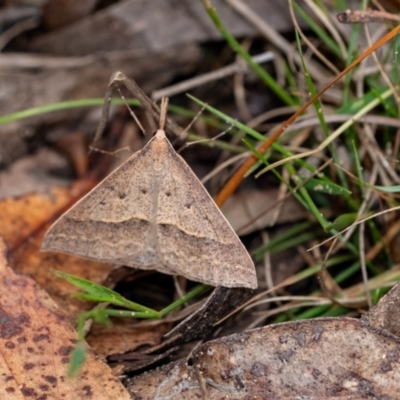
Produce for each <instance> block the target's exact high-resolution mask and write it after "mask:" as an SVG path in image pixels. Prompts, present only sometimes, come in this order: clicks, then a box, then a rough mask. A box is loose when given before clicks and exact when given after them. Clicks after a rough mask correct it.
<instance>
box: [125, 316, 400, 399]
mask: <svg viewBox="0 0 400 400" xmlns="http://www.w3.org/2000/svg"><path fill="white" fill-rule="evenodd" d="M196 369H197V370H198V372H199V374H200V376H201V379H200V380H202V381H204V383H205V385H206V391H207V392H208V393H207V394H208V399H209V400H214V399H221V398H229V399H243V400H244V399H250V398H251V399H271V400H278V399H310V400H311V399H312V400H314V399H315V400H316V399H318V400H323V399H339V398H340V399H345V398H346V399H352V400H354V399H364V398H373V399H385V400H395V399H398V398H399V397H400V388H399V381H400V339H399V338H397V337H395V336H393V335H390V334H384V333H382V332H376V331H374V330H372V329H371V328H369V327H368V326H367V325H366V324H365V323H364V322H363V321H361V320H357V319H352V318H321V319H315V320H307V321H297V322H289V323H283V324H277V325H270V326H267V327H263V328H259V329H254V330H251V331H248V332H244V333H242V334H235V335H231V336H227V337H223V338H220V339H218V340H214V341H211V342H208V343H205V344H203V345H202V346H200V347H199V348H198V349H197V350H195V351H194V353H193V366H189V365H188V364H187V363H186V361H185V360H181V361H179V362H177V363H173V364H170V365H168V366H166V367H164V368H161V369H157V370H155V371H152V372H151V373H147V374H143V375H140V376H138V377H135V378H132V379H131V380H129V382H128V390H129V392H130V393H131V395H132V397H134V398H139V397H140V399H142V400H146V399H153V400H156V399H165V398H168V399H170V400H173V399H180V400H185V399H186V400H192V399H193V400H194V399H196V400H197V399H201V398H202V394H201V391H200V383H199V378H198V377H197V375H196ZM135 396H136V397H135Z"/></svg>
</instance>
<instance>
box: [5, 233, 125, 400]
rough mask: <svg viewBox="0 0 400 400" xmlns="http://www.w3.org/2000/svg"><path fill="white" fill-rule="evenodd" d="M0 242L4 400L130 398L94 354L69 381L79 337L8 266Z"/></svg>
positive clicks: (35, 287)
mask: <svg viewBox="0 0 400 400" xmlns="http://www.w3.org/2000/svg"><path fill="white" fill-rule="evenodd" d="M5 252H6V247H5V244H4V242H3V241H2V240H1V241H0V254H1V256H0V349H1V355H0V376H1V380H2V383H1V385H0V398H1V399H25V398H32V399H38V400H39V399H42V400H44V399H48V400H50V399H60V400H62V399H76V400H78V399H88V398H93V399H96V400H97V399H104V400H106V399H112V400H115V399H118V400H122V399H130V397H129V394H128V393H127V392H126V390H125V388H124V387H123V386H122V384H121V383H120V382H119V380H118V379H117V378H115V377H114V376H113V375H112V373H111V370H110V368H109V367H108V366H107V365H106V364H105V363H104V362H102V361H101V360H100V359H99V357H97V356H96V355H95V354H94V353H93V352H92V351H89V352H88V354H87V358H86V363H85V365H84V366H83V367H82V371H81V373H80V374H79V375H78V376H77V377H75V378H68V377H67V371H68V364H69V361H70V353H71V351H72V349H73V346H74V344H75V343H76V341H77V337H78V336H77V334H76V332H75V330H74V329H73V328H72V326H71V325H70V324H69V323H68V321H67V319H66V318H65V315H64V314H63V313H62V312H61V311H60V310H59V309H58V308H57V306H56V304H55V303H54V302H53V301H52V300H51V299H50V297H49V296H48V295H47V294H46V293H45V292H44V291H43V290H41V289H40V287H39V286H38V285H37V284H36V283H35V282H34V281H33V279H31V278H27V277H25V276H22V275H17V274H15V273H14V272H13V270H12V269H11V268H9V267H8V266H7V265H6V259H5V257H4V255H5Z"/></svg>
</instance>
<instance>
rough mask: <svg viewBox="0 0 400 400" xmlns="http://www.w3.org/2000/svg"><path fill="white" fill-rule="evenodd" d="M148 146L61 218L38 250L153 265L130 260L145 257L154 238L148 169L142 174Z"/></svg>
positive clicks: (152, 261)
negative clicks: (152, 233) (152, 237)
mask: <svg viewBox="0 0 400 400" xmlns="http://www.w3.org/2000/svg"><path fill="white" fill-rule="evenodd" d="M149 144H150V142H149ZM149 144H148V145H147V146H146V147H145V148H143V149H142V150H141V151H139V152H137V153H135V154H134V155H133V156H132V157H130V158H129V159H128V160H127V161H126V162H125V163H123V164H122V165H121V166H120V167H119V168H117V169H116V170H115V171H113V172H112V173H111V174H110V175H109V176H108V177H107V178H105V179H104V180H103V181H102V182H100V183H99V184H98V185H97V186H96V187H95V188H94V189H93V190H92V191H90V192H89V193H88V194H87V195H86V196H84V197H83V198H82V199H81V200H80V201H78V202H77V203H76V204H75V205H74V206H73V207H72V208H71V209H70V210H68V211H67V212H66V213H65V214H64V215H63V216H61V218H60V219H59V220H58V221H56V222H55V223H54V224H53V226H52V227H51V228H50V230H49V231H48V232H47V234H46V236H45V238H44V240H43V243H42V250H54V251H60V252H63V253H69V254H76V255H79V256H82V257H85V258H89V259H93V260H96V261H102V262H110V263H116V264H121V265H122V264H124V265H129V266H131V267H138V268H140V267H142V268H145V267H146V266H150V265H153V264H154V263H155V262H157V260H156V258H155V257H153V258H152V259H147V260H145V259H143V260H140V261H139V262H137V263H134V262H132V259H135V258H140V255H141V254H148V253H146V248H147V247H148V246H149V243H150V242H151V236H152V235H151V232H152V219H151V218H152V214H153V202H152V198H154V196H156V194H154V193H153V192H152V190H153V189H154V188H153V187H152V182H153V178H154V177H153V176H152V170H149V171H146V169H147V166H148V164H149V163H151V162H152V161H153V158H152V156H151V148H150V147H149ZM154 256H156V255H154ZM140 264H141V265H140Z"/></svg>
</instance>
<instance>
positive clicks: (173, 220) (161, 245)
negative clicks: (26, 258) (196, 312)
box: [42, 101, 257, 289]
mask: <svg viewBox="0 0 400 400" xmlns="http://www.w3.org/2000/svg"><path fill="white" fill-rule="evenodd" d="M166 107H167V101H163V103H162V107H161V109H162V112H161V117H160V129H159V130H158V131H157V132H156V133H155V135H154V137H153V138H152V139H151V140H150V141H149V142H148V144H147V145H146V146H145V147H144V148H143V149H142V150H140V151H138V152H136V153H135V154H133V155H132V156H131V157H130V158H129V159H128V160H127V161H125V162H124V163H123V164H122V165H121V166H120V167H119V168H117V169H116V170H115V171H113V172H112V173H111V174H110V175H109V176H108V177H106V178H105V179H104V180H103V181H102V182H100V183H99V184H98V185H97V186H96V187H95V188H94V189H93V190H92V191H91V192H89V193H88V194H87V195H86V196H85V197H83V198H82V199H81V200H80V201H78V202H77V203H76V204H75V205H74V206H73V207H72V208H71V209H70V210H68V211H67V212H66V213H65V214H64V215H62V216H61V217H60V218H59V220H58V221H56V222H55V223H54V224H53V225H52V227H51V228H50V229H49V231H48V232H47V234H46V236H45V238H44V240H43V243H42V250H46V251H52V250H54V251H60V252H63V253H69V254H75V255H79V256H81V257H84V258H88V259H92V260H96V261H101V262H108V263H114V264H118V265H127V266H130V267H134V268H139V269H144V270H151V269H155V270H157V271H159V272H163V273H166V274H171V275H182V276H184V277H186V278H188V279H190V280H193V281H197V282H202V283H206V284H209V285H212V286H226V287H245V288H252V289H254V288H256V287H257V278H256V272H255V268H254V264H253V261H252V260H251V258H250V256H249V254H248V252H247V251H246V249H245V247H244V246H243V245H242V243H241V242H240V240H239V238H238V237H237V235H236V233H235V232H234V231H233V230H232V228H231V226H230V225H229V223H228V222H227V220H226V219H225V218H224V216H223V215H222V213H221V212H220V211H219V209H218V207H217V206H216V204H215V203H214V201H213V200H212V198H211V197H210V195H209V194H208V192H207V191H206V189H205V188H204V186H203V185H202V184H201V182H200V181H199V180H198V178H197V177H196V175H195V174H194V173H193V171H192V170H191V169H190V167H189V166H188V165H187V164H186V162H185V161H184V160H183V158H182V157H181V156H179V155H178V154H177V153H176V152H175V150H174V148H173V147H172V145H171V143H170V142H169V140H168V139H167V137H166V135H165V131H164V127H165V120H166Z"/></svg>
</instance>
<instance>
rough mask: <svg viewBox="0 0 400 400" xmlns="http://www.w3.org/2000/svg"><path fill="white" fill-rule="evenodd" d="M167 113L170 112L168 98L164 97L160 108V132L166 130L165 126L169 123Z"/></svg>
mask: <svg viewBox="0 0 400 400" xmlns="http://www.w3.org/2000/svg"><path fill="white" fill-rule="evenodd" d="M167 111H168V97H163V98H162V99H161V106H160V125H159V126H160V130H162V131H164V130H165V124H166V122H167Z"/></svg>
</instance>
